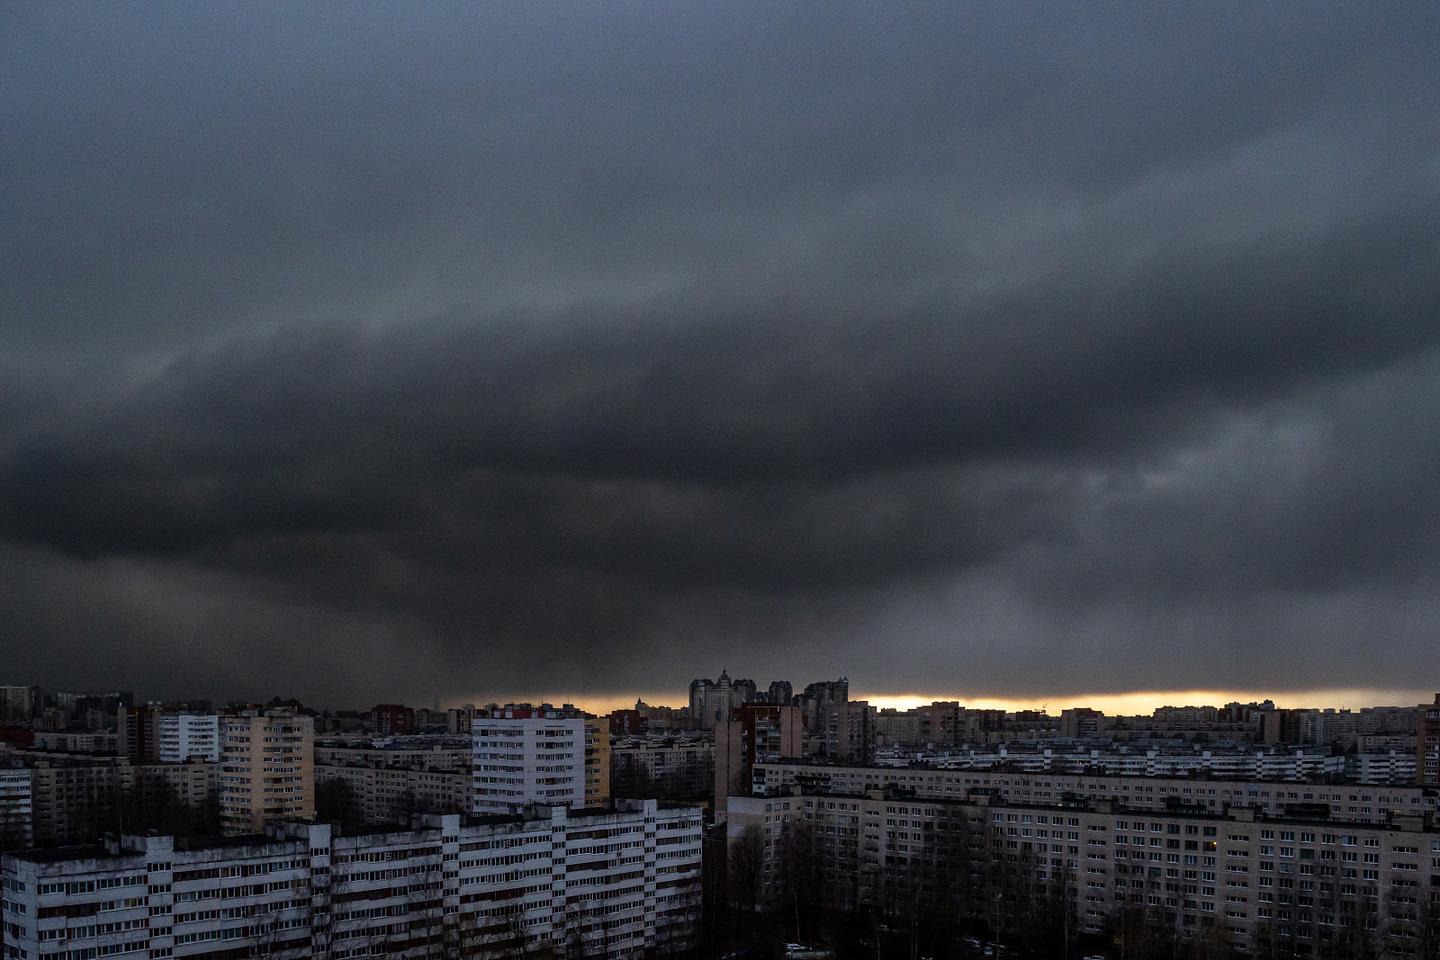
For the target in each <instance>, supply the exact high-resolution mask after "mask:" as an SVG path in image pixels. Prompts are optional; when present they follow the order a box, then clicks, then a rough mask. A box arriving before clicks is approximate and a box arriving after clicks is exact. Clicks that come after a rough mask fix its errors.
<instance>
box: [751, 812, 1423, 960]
mask: <svg viewBox="0 0 1440 960" xmlns="http://www.w3.org/2000/svg"><path fill="white" fill-rule="evenodd" d="M728 809H729V819H728V821H727V834H728V836H729V839H730V842H731V843H732V844H733V843H738V842H742V841H743V838H744V837H745V836H746V834H747V831H750V830H752V829H758V830H759V831H760V832H761V835H762V837H763V842H762V844H761V846H760V850H762V851H763V854H762V858H763V859H762V864H763V866H762V869H761V872H760V890H759V893H760V898H761V902H765V901H767V900H768V901H770V902H772V903H773V902H774V901H775V900H776V898H777V897H780V896H781V895H782V893H783V887H782V882H781V873H780V865H779V863H778V862H777V861H778V860H779V859H780V857H781V856H782V855H783V854H782V853H781V851H782V850H783V849H784V846H785V844H784V837H785V835H786V832H787V831H788V830H790V829H792V827H793V826H794V825H795V824H796V823H805V824H807V825H808V826H809V827H810V828H811V829H809V830H808V831H807V833H808V836H809V837H810V838H811V839H810V842H811V843H812V844H813V845H812V846H811V847H809V848H808V852H809V855H810V856H811V857H813V858H815V861H816V862H815V867H816V869H817V875H818V876H819V877H820V878H821V879H820V881H819V889H818V890H817V894H818V895H819V896H820V898H821V899H822V901H823V902H824V903H825V904H826V905H827V906H829V907H831V908H833V909H837V910H843V911H851V910H855V909H857V908H859V907H861V906H864V905H866V904H869V905H871V906H873V907H874V908H876V909H877V910H878V911H879V912H880V913H881V914H883V915H886V916H896V915H903V914H904V913H905V912H906V911H908V910H911V909H913V908H914V907H915V906H916V905H917V904H918V905H920V906H921V907H922V908H925V909H931V908H933V907H934V906H935V905H936V904H937V903H938V902H939V901H938V900H937V898H938V897H941V896H943V894H942V892H941V891H942V890H943V889H944V888H943V886H942V885H940V884H938V883H937V882H936V881H937V878H939V877H941V876H942V875H945V874H949V875H950V877H951V879H953V875H954V872H955V871H957V870H959V871H963V872H964V873H966V874H967V875H968V877H969V878H970V879H969V886H968V887H967V888H966V889H967V891H968V892H967V893H966V894H964V895H963V896H962V897H961V898H960V902H959V903H958V906H957V908H958V909H959V910H961V911H966V910H969V911H971V912H975V911H977V910H980V911H988V910H989V909H991V908H992V906H993V907H994V908H995V909H1000V907H999V906H995V905H996V904H997V903H998V901H999V899H1003V898H1001V897H1000V894H999V893H998V891H997V890H996V889H992V888H993V887H994V885H995V881H994V879H993V878H994V876H995V873H994V871H995V870H996V869H997V867H999V868H1004V867H1006V866H1007V865H1008V869H1010V870H1023V871H1025V872H1026V873H1027V874H1028V875H1029V876H1028V878H1027V880H1028V881H1033V882H1034V883H1037V884H1048V885H1050V886H1051V888H1052V889H1054V888H1055V887H1059V888H1060V889H1062V890H1063V891H1064V896H1065V898H1066V899H1067V900H1068V901H1069V903H1070V905H1071V908H1072V909H1071V912H1070V915H1071V916H1074V917H1077V918H1078V919H1079V926H1080V927H1081V928H1083V929H1085V930H1088V931H1091V932H1099V931H1101V930H1102V929H1104V927H1105V923H1106V920H1107V918H1111V917H1114V916H1116V915H1117V914H1119V913H1120V912H1121V911H1125V910H1131V909H1138V910H1142V911H1144V913H1145V915H1146V917H1147V920H1148V922H1149V923H1151V924H1159V925H1164V926H1165V927H1166V928H1167V929H1170V930H1174V931H1176V932H1177V933H1179V934H1180V935H1181V936H1182V938H1190V937H1195V936H1201V935H1205V934H1206V933H1207V931H1216V930H1218V931H1220V932H1222V933H1223V934H1224V936H1225V938H1226V939H1228V940H1229V942H1230V944H1231V946H1233V947H1235V948H1236V949H1239V950H1242V951H1246V952H1252V953H1253V952H1256V951H1257V949H1258V948H1259V947H1261V946H1262V943H1261V942H1260V938H1261V937H1262V936H1273V937H1276V938H1278V940H1279V943H1280V946H1278V947H1273V946H1272V947H1271V948H1270V949H1268V950H1264V951H1260V952H1264V953H1265V954H1266V955H1272V954H1274V955H1284V956H1291V955H1301V954H1310V955H1315V954H1320V953H1322V950H1321V947H1322V945H1325V944H1328V943H1333V942H1334V941H1335V938H1336V937H1337V936H1360V937H1365V938H1368V939H1369V940H1370V941H1371V943H1372V944H1373V945H1375V946H1376V947H1377V948H1378V953H1379V955H1380V956H1386V957H1408V956H1418V955H1419V947H1420V945H1421V943H1422V941H1423V939H1424V938H1425V936H1427V931H1426V929H1425V923H1424V916H1425V913H1424V910H1425V905H1426V904H1428V903H1432V902H1433V900H1432V898H1433V897H1435V896H1436V895H1437V894H1440V833H1437V832H1436V830H1435V829H1434V827H1433V825H1432V823H1433V821H1432V819H1431V818H1429V817H1396V818H1394V820H1393V821H1392V822H1391V823H1389V824H1386V825H1383V826H1381V825H1351V824H1334V823H1325V822H1314V821H1308V820H1288V819H1270V818H1266V817H1263V816H1257V814H1256V811H1255V810H1253V809H1250V808H1243V809H1242V808H1234V809H1231V810H1228V811H1226V812H1225V813H1223V814H1206V813H1182V812H1166V811H1158V810H1128V809H1125V808H1123V807H1121V806H1120V805H1118V804H1112V803H1110V802H1108V801H1097V802H1093V803H1071V804H1069V805H1068V806H1051V805H1047V806H1040V805H1034V804H1017V803H1005V802H1002V801H997V800H996V798H994V797H991V796H985V795H976V796H972V797H969V798H965V799H922V798H916V797H910V796H905V795H903V794H898V793H896V792H895V791H888V792H887V791H875V792H872V793H869V794H861V795H848V794H824V795H822V794H804V795H801V794H792V795H787V796H774V797H731V798H729V803H728ZM987 885H988V886H987ZM977 905H978V906H977Z"/></svg>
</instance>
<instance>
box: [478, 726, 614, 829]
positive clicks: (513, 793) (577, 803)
mask: <svg viewBox="0 0 1440 960" xmlns="http://www.w3.org/2000/svg"><path fill="white" fill-rule="evenodd" d="M607 735H608V733H607ZM586 739H587V733H586V721H585V720H584V719H582V718H579V717H524V718H518V719H506V718H504V717H481V718H478V719H476V720H475V721H474V733H473V739H472V743H473V748H474V761H473V765H472V779H473V785H474V791H473V794H472V804H471V810H472V812H474V813H477V814H482V813H515V812H517V811H519V810H522V809H523V808H524V807H525V806H526V805H529V804H535V803H548V804H558V805H560V806H567V807H571V808H575V809H578V808H581V807H583V806H585V786H586V777H585V773H586V763H585V744H586Z"/></svg>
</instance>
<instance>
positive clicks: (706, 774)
mask: <svg viewBox="0 0 1440 960" xmlns="http://www.w3.org/2000/svg"><path fill="white" fill-rule="evenodd" d="M714 784H715V741H714V740H713V739H710V738H708V737H704V736H700V735H687V734H668V735H665V734H661V735H650V736H645V737H621V738H619V739H617V740H615V742H614V743H613V744H612V746H611V754H610V790H611V793H613V794H614V795H615V796H616V797H628V798H632V799H639V798H654V799H661V800H698V799H704V798H708V797H709V796H710V794H711V791H712V789H713V787H714Z"/></svg>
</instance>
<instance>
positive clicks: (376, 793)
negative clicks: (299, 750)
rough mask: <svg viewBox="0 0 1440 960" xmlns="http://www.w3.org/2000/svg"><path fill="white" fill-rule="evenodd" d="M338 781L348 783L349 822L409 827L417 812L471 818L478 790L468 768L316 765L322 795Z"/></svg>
mask: <svg viewBox="0 0 1440 960" xmlns="http://www.w3.org/2000/svg"><path fill="white" fill-rule="evenodd" d="M336 781H339V782H341V783H344V784H345V787H346V794H347V795H348V798H349V805H350V808H349V810H348V811H347V812H348V815H349V818H350V819H351V820H353V821H354V822H358V823H366V824H383V823H408V822H409V821H410V817H411V816H413V815H414V814H416V813H468V812H469V810H470V807H471V803H472V800H471V794H472V792H473V789H474V780H473V779H472V777H471V776H470V770H469V768H468V767H467V768H466V769H464V770H443V769H440V770H437V769H431V768H428V767H425V766H423V765H420V764H416V765H413V766H380V765H374V764H372V765H364V764H334V763H317V764H315V787H316V789H317V790H319V789H321V788H323V787H324V786H325V785H326V784H328V783H334V782H336Z"/></svg>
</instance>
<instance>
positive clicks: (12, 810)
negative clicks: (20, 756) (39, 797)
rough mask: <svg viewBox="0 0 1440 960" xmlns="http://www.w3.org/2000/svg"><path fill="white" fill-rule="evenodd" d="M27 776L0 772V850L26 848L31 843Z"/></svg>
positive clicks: (12, 770)
mask: <svg viewBox="0 0 1440 960" xmlns="http://www.w3.org/2000/svg"><path fill="white" fill-rule="evenodd" d="M31 789H32V788H31V773H30V771H29V770H26V769H24V768H19V767H15V768H0V850H14V849H18V848H21V847H28V846H30V844H31V843H33V842H34V828H33V822H34V806H33V799H32V798H33V794H32V792H31Z"/></svg>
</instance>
